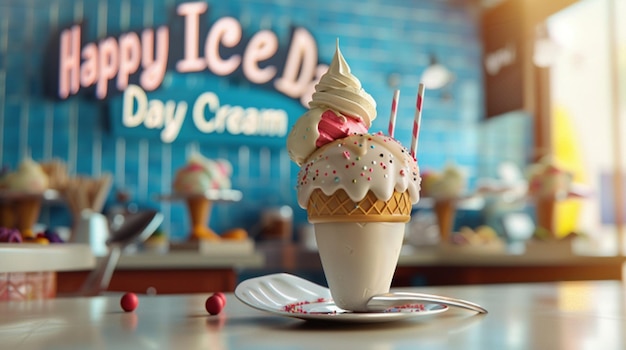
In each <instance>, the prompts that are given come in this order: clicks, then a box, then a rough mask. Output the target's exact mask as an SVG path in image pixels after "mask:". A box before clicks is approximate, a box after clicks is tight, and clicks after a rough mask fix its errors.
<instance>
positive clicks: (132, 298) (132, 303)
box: [120, 292, 139, 312]
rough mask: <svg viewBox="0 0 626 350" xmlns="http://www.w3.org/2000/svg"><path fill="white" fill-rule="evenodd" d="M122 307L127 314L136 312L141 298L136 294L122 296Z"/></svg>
mask: <svg viewBox="0 0 626 350" xmlns="http://www.w3.org/2000/svg"><path fill="white" fill-rule="evenodd" d="M120 305H121V306H122V309H123V310H124V311H126V312H130V311H134V310H135V309H136V308H137V306H139V298H137V295H136V294H135V293H130V292H129V293H126V294H124V295H123V296H122V299H121V300H120Z"/></svg>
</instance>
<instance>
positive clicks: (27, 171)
mask: <svg viewBox="0 0 626 350" xmlns="http://www.w3.org/2000/svg"><path fill="white" fill-rule="evenodd" d="M3 185H4V187H6V188H7V189H9V190H13V191H20V192H31V193H40V192H43V191H45V190H46V189H48V175H46V173H45V172H44V171H43V169H42V167H41V165H39V163H37V162H35V161H34V160H32V159H31V158H25V159H24V160H22V162H21V163H20V165H19V167H18V168H17V170H16V171H15V172H12V173H9V174H7V175H6V176H5V177H4V179H3Z"/></svg>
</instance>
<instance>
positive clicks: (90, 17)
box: [0, 0, 520, 239]
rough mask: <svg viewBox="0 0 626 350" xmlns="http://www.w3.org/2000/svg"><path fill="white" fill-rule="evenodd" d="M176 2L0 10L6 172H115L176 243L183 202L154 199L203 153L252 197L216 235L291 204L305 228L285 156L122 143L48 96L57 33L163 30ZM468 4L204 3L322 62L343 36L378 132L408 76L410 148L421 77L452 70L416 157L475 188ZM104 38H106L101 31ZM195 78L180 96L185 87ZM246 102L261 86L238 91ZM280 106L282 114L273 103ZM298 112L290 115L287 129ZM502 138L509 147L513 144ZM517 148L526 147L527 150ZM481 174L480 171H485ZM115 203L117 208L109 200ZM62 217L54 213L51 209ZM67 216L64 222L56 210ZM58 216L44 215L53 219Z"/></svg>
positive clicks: (404, 130) (103, 1) (26, 3)
mask: <svg viewBox="0 0 626 350" xmlns="http://www.w3.org/2000/svg"><path fill="white" fill-rule="evenodd" d="M179 3H180V1H174V0H148V1H142V2H140V1H131V0H100V1H80V0H23V1H22V0H19V1H18V0H8V1H7V0H5V1H3V2H1V3H0V147H1V149H0V164H3V165H5V166H9V167H11V168H14V167H15V166H16V165H17V164H18V163H19V161H20V159H21V158H22V157H24V156H25V155H26V154H28V153H30V154H31V155H32V157H33V158H34V159H35V160H39V161H42V160H48V159H52V158H60V159H63V160H65V161H66V162H67V164H68V167H69V170H70V173H71V174H90V175H94V176H97V175H100V174H101V173H102V172H111V173H112V174H113V175H114V179H115V183H114V190H117V189H127V190H129V191H130V193H131V195H132V196H133V197H132V198H133V201H135V202H136V203H137V204H138V205H140V206H151V207H157V208H160V209H162V210H163V212H164V213H165V217H166V220H165V223H164V229H165V230H166V231H168V232H170V234H171V236H172V237H173V238H174V239H182V238H184V237H186V234H187V233H186V231H187V218H186V214H185V211H184V207H183V206H182V204H181V203H175V202H173V203H169V202H161V201H159V200H157V199H156V198H155V196H156V195H158V194H161V193H169V192H170V191H171V188H170V186H171V180H172V178H173V176H174V172H175V170H176V169H177V168H178V167H180V166H182V165H183V164H184V163H185V161H186V155H187V154H188V153H189V152H190V151H191V150H193V149H199V150H200V151H201V152H202V153H203V154H204V155H205V156H207V157H210V158H216V157H221V158H227V159H228V160H230V161H231V162H232V164H233V166H234V169H235V174H234V178H233V187H235V188H237V189H240V190H241V191H243V193H244V200H243V201H242V202H240V203H237V204H227V205H219V206H216V207H215V209H214V211H213V215H212V219H211V225H212V226H213V227H214V228H215V229H216V230H217V231H218V232H219V231H222V230H224V229H227V228H229V227H232V226H234V225H243V226H245V227H246V228H248V229H250V228H252V227H253V225H254V223H255V222H256V221H257V220H258V218H259V212H260V211H261V210H262V208H265V207H268V206H278V205H283V204H287V205H290V206H292V207H294V209H295V218H296V226H297V223H299V222H303V221H304V220H305V212H304V211H303V210H301V209H299V208H298V207H297V204H296V201H295V191H294V189H293V187H294V184H295V179H294V178H295V174H296V172H297V170H298V169H297V167H296V166H295V164H293V163H292V162H291V161H290V160H289V157H288V156H287V154H286V151H285V149H284V148H277V147H264V146H258V145H245V144H241V145H233V144H226V145H224V144H213V143H211V142H210V140H203V139H200V140H196V141H193V142H190V143H173V144H164V143H162V142H161V141H160V140H158V139H151V138H149V139H134V138H126V139H125V138H121V137H116V136H114V135H112V134H111V133H109V132H108V131H107V129H106V127H105V125H106V123H105V120H106V115H104V113H103V111H102V107H101V106H100V105H99V104H98V103H96V102H94V101H92V100H87V99H84V98H80V97H72V98H69V99H68V100H66V101H54V100H51V99H48V98H46V97H44V95H43V79H42V72H43V69H44V67H46V64H47V60H48V57H45V55H44V46H45V44H46V42H47V41H48V40H49V39H50V38H49V36H50V34H51V33H53V32H54V31H55V30H57V29H59V28H60V27H63V26H67V25H68V24H71V23H76V22H79V21H81V20H84V21H85V23H86V25H87V27H88V30H89V33H90V34H89V35H90V37H91V39H90V40H96V39H97V38H100V37H102V36H103V35H114V36H115V35H118V34H120V33H122V32H124V31H128V30H133V29H137V28H144V27H151V26H158V25H161V24H166V23H167V22H168V21H169V20H170V19H169V16H170V14H171V13H172V11H173V9H174V8H175V7H176V5H177V4H179ZM471 3H472V2H463V1H448V0H424V1H413V0H387V1H382V0H378V1H365V2H364V1H357V0H349V1H334V0H322V1H306V2H305V1H296V0H272V1H268V0H250V1H243V0H240V1H208V4H209V12H208V14H207V16H209V20H214V19H216V18H219V17H224V16H232V17H235V18H237V19H238V20H239V21H240V22H241V23H242V26H243V28H244V31H246V32H249V33H254V32H257V31H258V30H260V29H262V28H271V29H272V31H274V32H275V33H276V34H277V35H278V37H279V40H280V41H281V43H284V42H286V41H287V40H288V39H289V34H290V28H291V27H292V26H300V27H305V28H307V29H308V30H309V31H310V32H311V33H312V34H313V36H314V37H315V39H316V41H317V43H318V45H319V55H320V61H321V62H330V59H331V58H332V55H333V53H334V45H335V40H336V38H338V37H339V39H340V44H341V49H342V51H343V53H344V56H345V57H346V59H347V60H348V62H349V63H350V65H351V68H352V70H353V72H354V73H355V74H356V75H357V76H358V77H359V78H360V79H361V81H362V83H363V86H364V87H365V89H366V90H367V91H368V92H370V93H371V94H372V95H373V96H374V98H375V99H376V100H377V101H378V104H379V105H378V113H379V118H378V119H377V120H376V121H375V122H374V124H373V127H372V129H373V130H386V126H387V122H388V119H387V117H388V115H389V109H390V103H391V101H390V100H391V96H392V92H393V87H392V86H390V85H389V84H388V78H389V76H390V75H391V74H397V76H399V77H400V80H399V86H398V87H399V88H400V89H401V90H402V97H401V99H400V105H399V117H398V118H399V119H398V124H397V129H396V135H397V137H398V138H399V139H400V141H401V142H403V143H404V144H406V145H408V144H409V143H410V138H411V137H410V134H411V126H412V119H413V114H414V101H415V93H416V90H417V85H418V83H419V77H420V74H421V73H422V72H423V71H424V69H425V68H426V66H427V65H428V64H429V56H430V55H435V56H436V57H437V58H438V60H439V61H440V62H441V63H442V64H444V65H445V66H447V67H449V68H450V69H451V70H452V71H453V73H454V77H455V79H454V82H453V83H452V84H451V85H450V86H449V87H447V88H445V89H444V90H441V91H427V95H426V100H425V105H424V113H423V119H422V129H421V130H422V131H421V135H420V139H419V150H418V160H419V163H420V166H421V167H422V168H433V169H438V168H441V167H442V166H443V165H444V164H445V163H446V162H456V163H457V164H459V165H460V166H462V167H464V168H465V169H466V170H467V172H468V175H469V176H470V181H473V180H475V178H476V176H477V175H478V174H479V172H480V171H479V166H480V165H481V161H480V160H479V154H480V152H481V146H480V142H481V130H482V129H483V128H484V125H483V122H482V118H483V93H482V80H481V44H480V33H478V28H479V23H478V22H479V13H478V9H476V8H475V7H474V6H475V5H471ZM103 33H104V34H103ZM185 79H187V80H188V81H189V80H192V79H194V78H193V75H187V76H185V77H182V78H181V79H180V80H181V81H182V83H181V84H180V85H178V86H175V87H174V88H177V89H184V81H185ZM240 89H242V94H243V93H245V90H246V89H255V87H254V86H250V85H244V86H242V87H240ZM276 107H277V108H280V106H276ZM297 117H298V116H297V115H296V116H289V118H290V123H293V120H295V118H297ZM502 142H504V143H506V142H508V141H507V140H503V141H502ZM515 147H517V148H516V149H515V150H513V152H514V153H515V152H517V151H519V147H520V146H515ZM483 175H484V174H483ZM113 200H114V198H113V196H111V197H110V198H109V205H111V204H113ZM55 213H56V212H55ZM58 215H62V214H58ZM59 217H61V216H56V214H55V215H48V218H49V220H55V218H57V220H58V218H59Z"/></svg>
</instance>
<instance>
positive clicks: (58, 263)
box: [0, 243, 96, 272]
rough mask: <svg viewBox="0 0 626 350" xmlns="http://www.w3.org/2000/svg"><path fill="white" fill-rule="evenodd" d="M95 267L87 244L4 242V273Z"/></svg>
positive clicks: (0, 248)
mask: <svg viewBox="0 0 626 350" xmlns="http://www.w3.org/2000/svg"><path fill="white" fill-rule="evenodd" d="M95 265H96V258H95V257H94V255H93V254H92V252H91V248H90V247H89V246H88V245H86V244H72V243H60V244H49V245H42V244H37V243H0V272H38V271H74V270H91V269H93V268H94V267H95Z"/></svg>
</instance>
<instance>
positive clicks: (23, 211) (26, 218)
mask: <svg viewBox="0 0 626 350" xmlns="http://www.w3.org/2000/svg"><path fill="white" fill-rule="evenodd" d="M41 201H42V199H41V197H38V196H37V197H24V198H20V199H17V200H16V201H15V214H16V215H15V227H16V228H17V229H18V230H20V232H21V233H22V237H24V238H33V237H35V233H34V232H33V227H34V226H35V223H37V219H38V218H39V212H40V211H41Z"/></svg>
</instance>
